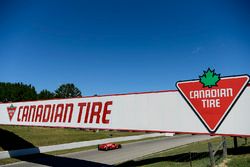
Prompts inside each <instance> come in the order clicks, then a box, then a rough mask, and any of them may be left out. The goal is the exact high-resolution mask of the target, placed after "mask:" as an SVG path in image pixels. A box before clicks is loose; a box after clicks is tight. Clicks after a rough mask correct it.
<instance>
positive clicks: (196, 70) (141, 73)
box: [0, 0, 250, 95]
mask: <svg viewBox="0 0 250 167" xmlns="http://www.w3.org/2000/svg"><path fill="white" fill-rule="evenodd" d="M249 8H250V3H249V1H247V0H235V1H233V0H227V1H226V0H225V1H223V0H220V1H217V0H216V1H215V0H204V1H200V0H196V1H195V0H182V1H181V0H171V1H170V0H164V1H160V0H159V1H153V0H152V1H147V0H126V1H123V0H120V1H117V0H106V1H102V0H99V1H95V0H91V1H90V0H89V1H84V0H82V1H78V0H72V1H70V0H68V1H63V0H60V1H59V0H52V1H51V0H36V1H33V0H32V1H28V0H23V1H20V0H16V1H14V0H2V1H0V58H1V59H0V60H1V61H0V82H23V83H26V84H32V85H34V86H35V87H36V89H37V92H39V91H41V90H42V89H48V90H50V91H54V90H55V89H56V88H58V86H59V85H61V84H63V83H74V84H75V85H76V86H77V87H78V88H79V89H80V90H81V91H82V93H83V95H93V94H99V95H101V94H112V93H127V92H141V91H154V90H168V89H176V88H175V82H176V81H178V80H187V79H195V78H198V76H199V75H201V74H202V73H203V70H206V69H207V68H208V67H210V68H212V69H215V70H216V72H217V73H221V75H222V76H223V75H224V76H226V75H236V74H250V31H249V30H250V10H249Z"/></svg>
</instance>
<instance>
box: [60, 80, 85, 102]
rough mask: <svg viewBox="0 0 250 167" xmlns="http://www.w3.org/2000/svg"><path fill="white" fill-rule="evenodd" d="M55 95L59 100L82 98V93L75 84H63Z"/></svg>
mask: <svg viewBox="0 0 250 167" xmlns="http://www.w3.org/2000/svg"><path fill="white" fill-rule="evenodd" d="M55 93H56V97H57V98H71V97H81V96H82V93H81V91H80V90H79V89H78V88H77V87H76V86H75V85H74V84H73V83H67V84H62V85H61V86H60V87H59V88H58V89H57V90H55Z"/></svg>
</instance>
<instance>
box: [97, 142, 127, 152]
mask: <svg viewBox="0 0 250 167" xmlns="http://www.w3.org/2000/svg"><path fill="white" fill-rule="evenodd" d="M119 148H122V145H121V144H115V143H105V144H100V145H98V150H104V151H108V150H114V149H119Z"/></svg>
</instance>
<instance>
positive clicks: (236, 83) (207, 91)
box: [176, 69, 249, 133]
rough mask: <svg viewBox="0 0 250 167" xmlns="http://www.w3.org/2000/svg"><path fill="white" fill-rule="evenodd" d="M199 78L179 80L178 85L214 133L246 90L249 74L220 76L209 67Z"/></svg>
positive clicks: (185, 97)
mask: <svg viewBox="0 0 250 167" xmlns="http://www.w3.org/2000/svg"><path fill="white" fill-rule="evenodd" d="M199 78H200V79H198V80H189V81H179V82H177V83H176V86H177V88H178V90H179V91H180V93H181V94H182V96H183V97H184V99H185V100H186V101H187V103H188V104H189V106H190V107H191V108H192V110H193V111H194V112H195V114H196V115H197V116H198V118H199V119H200V120H201V121H202V123H203V124H204V125H205V127H206V128H207V129H208V131H209V132H211V133H214V132H216V130H217V129H218V128H219V126H220V125H221V124H222V123H223V120H224V119H225V118H226V116H227V115H228V113H229V112H230V110H231V109H232V107H233V106H234V104H235V103H236V102H237V100H238V98H239V97H240V95H241V94H242V92H243V91H244V90H245V88H246V86H247V84H248V82H249V76H248V75H241V76H229V77H220V74H216V73H215V70H213V71H212V70H210V69H208V70H207V71H204V74H203V75H202V76H200V77H199Z"/></svg>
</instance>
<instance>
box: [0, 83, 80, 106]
mask: <svg viewBox="0 0 250 167" xmlns="http://www.w3.org/2000/svg"><path fill="white" fill-rule="evenodd" d="M81 96H82V93H81V91H80V90H79V89H78V88H77V87H76V86H75V85H74V84H73V83H67V84H62V85H60V86H59V87H58V88H57V89H56V90H55V91H54V92H51V91H49V90H47V89H43V90H42V91H41V92H40V93H37V92H36V89H35V87H34V86H32V85H27V84H23V83H9V82H0V102H2V103H5V102H17V101H27V100H46V99H52V98H72V97H81Z"/></svg>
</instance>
